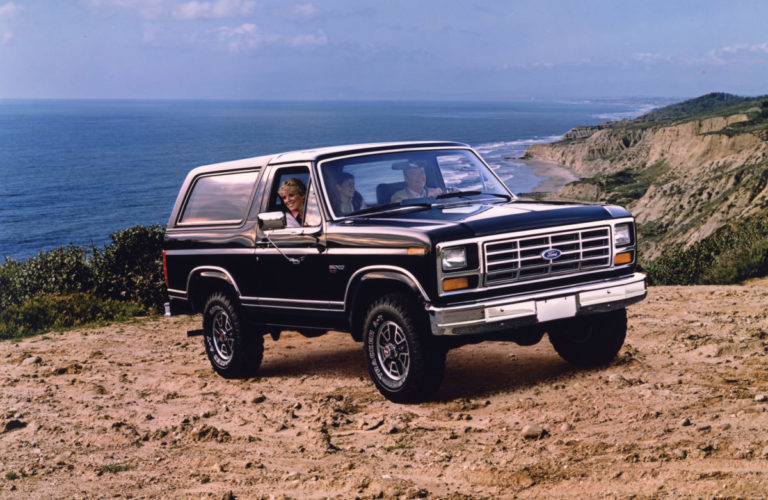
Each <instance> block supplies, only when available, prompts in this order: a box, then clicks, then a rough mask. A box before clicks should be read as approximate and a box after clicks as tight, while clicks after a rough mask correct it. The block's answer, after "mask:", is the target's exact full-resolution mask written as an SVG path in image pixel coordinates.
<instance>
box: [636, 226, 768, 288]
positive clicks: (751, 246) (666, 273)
mask: <svg viewBox="0 0 768 500" xmlns="http://www.w3.org/2000/svg"><path fill="white" fill-rule="evenodd" d="M642 267H643V270H644V271H645V272H646V273H647V274H648V280H649V282H650V283H651V284H653V285H706V284H717V285H724V284H730V283H738V282H741V281H744V280H746V279H749V278H756V277H761V276H766V275H768V218H767V217H766V216H765V214H761V215H759V216H754V217H750V218H748V219H742V220H738V221H736V222H734V223H731V224H729V225H727V226H724V227H721V228H720V229H719V230H717V231H716V232H715V233H714V234H712V235H710V236H709V237H707V238H705V239H703V240H701V241H698V242H696V243H694V244H693V245H691V246H690V247H688V248H685V249H683V248H679V247H677V248H671V249H669V250H668V251H667V252H665V253H664V254H663V255H662V256H661V257H659V258H657V259H655V260H653V261H650V262H646V263H643V264H642Z"/></svg>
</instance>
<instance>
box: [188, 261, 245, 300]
mask: <svg viewBox="0 0 768 500" xmlns="http://www.w3.org/2000/svg"><path fill="white" fill-rule="evenodd" d="M197 278H213V279H220V280H223V281H226V282H227V283H228V284H229V285H230V286H231V287H232V288H233V289H234V290H235V293H236V294H237V296H238V297H240V296H241V294H240V288H239V287H238V286H237V283H235V280H234V278H232V275H231V274H229V271H227V270H226V269H224V268H222V267H214V266H201V267H196V268H194V269H192V270H191V271H190V272H189V276H187V295H189V293H190V289H191V286H192V282H193V281H194V280H196V279H197Z"/></svg>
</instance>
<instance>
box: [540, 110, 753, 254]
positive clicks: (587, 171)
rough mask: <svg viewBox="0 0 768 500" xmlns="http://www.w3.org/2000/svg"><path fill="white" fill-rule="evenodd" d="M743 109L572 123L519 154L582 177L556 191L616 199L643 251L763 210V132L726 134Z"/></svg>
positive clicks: (700, 235) (692, 237)
mask: <svg viewBox="0 0 768 500" xmlns="http://www.w3.org/2000/svg"><path fill="white" fill-rule="evenodd" d="M747 119H748V118H747V116H746V115H744V114H736V115H732V116H727V117H717V118H710V119H706V120H693V121H688V122H684V123H677V124H673V125H660V126H659V125H657V126H647V125H646V126H633V125H632V124H630V123H619V124H606V125H604V126H598V127H579V128H577V129H574V130H572V131H570V132H569V133H568V134H566V135H565V136H564V139H563V140H562V141H560V142H557V143H553V144H536V145H533V146H531V147H530V148H528V150H527V151H526V157H529V158H537V159H546V160H551V161H556V162H558V163H561V164H564V165H567V166H569V167H570V168H572V169H573V170H574V171H575V172H576V173H577V174H578V175H579V176H580V177H581V178H582V180H581V181H579V182H576V183H573V184H570V185H568V186H566V188H565V189H564V190H563V191H561V193H560V195H561V197H564V198H576V199H581V200H587V201H600V202H609V203H612V202H613V203H620V204H623V205H624V206H626V207H627V208H629V209H630V210H631V211H632V212H633V214H634V215H635V217H636V218H637V221H638V227H639V231H640V233H641V235H642V236H643V237H644V248H645V251H644V257H645V258H646V259H652V258H655V257H657V256H659V255H660V253H661V252H662V251H663V249H664V248H666V247H668V246H669V245H670V244H683V245H684V246H687V245H690V244H691V243H693V242H695V241H698V240H700V239H703V238H705V237H706V236H708V235H710V234H712V232H713V231H715V230H716V229H718V228H719V227H721V226H723V225H724V224H726V223H728V222H730V221H733V220H734V219H738V218H743V217H747V216H751V215H755V214H758V213H762V212H768V188H767V184H768V142H767V141H766V140H765V134H760V133H740V134H733V133H731V134H730V135H729V134H726V133H725V132H724V131H723V129H724V128H725V127H727V126H729V125H731V124H733V123H737V122H742V121H746V120H747Z"/></svg>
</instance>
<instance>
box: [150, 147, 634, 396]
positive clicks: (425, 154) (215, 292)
mask: <svg viewBox="0 0 768 500" xmlns="http://www.w3.org/2000/svg"><path fill="white" fill-rule="evenodd" d="M289 179H292V180H291V181H290V183H286V181H287V180H289ZM350 179H352V182H351V183H350V182H349V181H350ZM288 184H291V185H293V186H297V185H298V186H302V187H303V188H304V189H303V190H304V193H303V213H302V214H301V216H300V217H299V218H298V219H295V220H294V217H293V215H292V214H291V210H289V208H288V206H287V205H288V203H287V202H285V201H284V200H283V198H282V197H281V186H286V185H288ZM343 189H346V194H347V195H346V196H344V193H343ZM291 203H293V202H291ZM293 208H295V204H291V209H293ZM289 220H291V221H294V223H293V224H289V223H288V221H289ZM296 221H299V222H296ZM636 245H637V241H636V233H635V224H634V219H633V217H632V216H631V214H630V213H629V212H627V211H626V210H624V209H623V208H620V207H616V206H599V205H586V204H574V203H565V202H531V201H524V200H523V199H520V198H518V197H517V196H515V195H514V194H513V193H512V192H511V191H510V189H509V188H508V187H507V186H506V185H505V184H504V182H502V181H501V180H500V178H499V177H498V176H497V175H496V173H495V172H494V170H493V169H492V168H490V167H489V166H488V165H487V164H486V163H485V162H484V161H483V160H482V158H480V157H479V156H478V155H477V154H476V153H475V152H474V151H473V150H472V149H471V148H470V147H469V146H467V145H465V144H461V143H455V142H408V143H383V144H364V145H353V146H342V147H331V148H322V149H316V150H308V151H298V152H290V153H284V154H276V155H269V156H261V157H257V158H249V159H244V160H238V161H233V162H227V163H220V164H216V165H209V166H203V167H199V168H195V169H194V170H192V171H191V172H190V173H189V174H188V175H187V177H186V180H185V181H184V183H183V185H182V187H181V190H180V192H179V195H178V198H177V199H176V203H175V205H174V207H173V211H172V213H171V217H170V220H169V222H168V226H167V231H166V235H165V241H164V251H163V262H164V268H165V273H166V284H167V287H168V295H169V302H168V304H166V311H167V313H168V314H171V313H174V314H176V313H177V312H193V313H198V312H200V313H202V316H203V320H202V323H203V328H202V331H201V332H200V333H201V334H202V336H203V338H204V345H205V350H206V353H207V355H208V358H209V360H210V362H211V364H212V366H213V369H214V370H215V371H216V372H217V373H219V374H220V375H222V376H224V377H244V376H248V375H251V374H254V373H255V372H256V370H257V369H258V368H259V366H260V364H261V361H262V357H263V351H264V335H267V334H270V335H272V337H273V338H274V339H275V340H277V339H279V336H280V332H281V331H283V330H294V331H298V332H299V333H301V334H303V335H306V336H310V337H314V336H317V335H320V334H323V333H325V332H327V331H330V330H337V331H343V332H349V333H350V334H351V335H352V337H353V338H354V339H355V340H357V341H361V342H362V344H363V353H364V356H365V359H366V362H367V366H368V370H369V372H370V376H371V378H372V380H373V383H374V384H375V385H376V387H377V388H378V390H379V391H380V392H381V393H382V394H383V395H384V396H385V397H386V398H388V399H390V400H392V401H395V402H402V403H407V402H418V401H423V400H425V399H427V398H429V397H430V396H431V395H432V394H433V393H434V392H435V391H436V390H437V388H438V387H439V385H440V383H441V380H442V377H443V372H444V369H445V360H446V353H447V352H448V350H450V349H452V348H456V347H460V346H462V345H465V344H469V343H476V342H481V341H486V340H504V341H514V342H517V343H518V344H520V345H533V344H535V343H537V342H539V341H540V340H541V339H542V338H543V336H544V334H545V333H546V334H547V336H548V338H549V341H550V342H551V344H552V345H553V347H554V348H555V350H556V351H557V352H558V353H559V355H560V356H561V357H562V358H564V359H565V360H566V361H568V362H571V363H574V364H578V365H599V364H603V363H606V362H608V361H610V360H611V359H613V358H614V357H615V356H616V354H617V353H618V351H619V349H620V348H621V347H622V345H623V343H624V339H625V335H626V329H627V316H626V307H627V306H629V305H630V304H633V303H635V302H638V301H640V300H642V299H643V298H644V297H645V296H646V285H645V276H644V275H642V274H640V273H636V272H634V267H635V260H636V255H637V251H636V248H637V246H636Z"/></svg>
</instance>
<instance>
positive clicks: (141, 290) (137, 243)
mask: <svg viewBox="0 0 768 500" xmlns="http://www.w3.org/2000/svg"><path fill="white" fill-rule="evenodd" d="M164 232H165V227H164V226H162V225H159V224H155V225H153V226H133V227H129V228H128V229H123V230H121V231H116V232H114V233H112V234H111V235H110V239H111V240H112V242H111V243H110V244H109V245H107V246H106V247H105V248H104V250H103V251H102V250H98V249H96V248H94V249H93V257H92V258H91V261H92V265H93V272H94V276H95V282H96V293H97V295H99V296H101V297H105V298H110V299H115V300H129V301H132V302H136V303H139V304H141V305H142V306H144V307H145V308H147V310H149V311H155V312H160V311H162V309H163V302H164V301H165V278H164V276H163V249H162V244H163V234H164Z"/></svg>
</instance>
